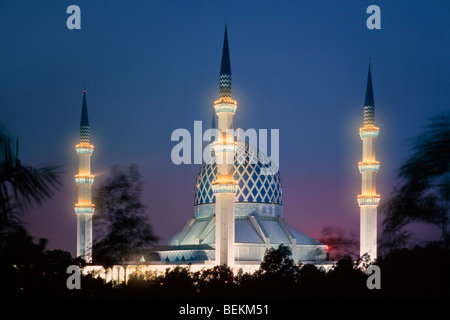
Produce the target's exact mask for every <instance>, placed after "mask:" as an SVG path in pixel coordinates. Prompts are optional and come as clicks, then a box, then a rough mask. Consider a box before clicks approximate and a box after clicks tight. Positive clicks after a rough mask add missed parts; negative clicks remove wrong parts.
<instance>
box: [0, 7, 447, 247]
mask: <svg viewBox="0 0 450 320" xmlns="http://www.w3.org/2000/svg"><path fill="white" fill-rule="evenodd" d="M71 4H76V5H78V6H79V7H80V8H81V27H82V29H81V30H68V29H67V27H66V19H67V18H68V17H69V14H67V13H66V9H67V7H68V6H69V5H71ZM372 4H376V5H378V6H379V7H380V8H381V29H380V30H369V29H368V28H367V27H366V20H367V18H368V17H369V14H367V13H366V9H367V7H368V6H369V5H372ZM449 17H450V2H449V1H444V0H442V1H432V2H427V1H414V2H412V1H395V2H394V1H380V0H375V1H361V0H359V1H339V2H338V1H331V0H330V1H308V2H306V1H275V0H272V1H256V0H253V1H238V0H236V1H233V0H228V1H215V0H214V1H206V0H205V1H181V0H175V1H164V0H161V1H107V2H100V1H97V2H93V1H82V0H76V1H32V2H30V1H23V0H19V1H0V124H1V125H2V126H3V127H4V129H5V130H6V131H7V132H8V133H10V134H11V135H13V136H15V137H18V138H19V140H20V157H21V159H22V161H23V162H25V163H26V164H31V165H33V166H37V167H40V166H45V165H58V164H59V165H63V166H64V167H63V171H64V172H63V175H62V179H63V182H64V186H63V188H61V190H60V191H59V192H57V193H56V195H55V197H54V198H53V199H51V200H49V201H48V202H47V203H46V204H45V205H44V206H42V207H36V208H31V209H30V210H29V211H28V212H26V213H25V216H24V219H25V220H26V221H27V223H28V226H27V228H28V230H29V231H30V233H31V234H32V235H33V236H34V237H35V238H40V237H42V238H47V239H49V243H48V248H49V249H54V248H58V249H63V250H67V251H70V252H71V253H72V254H75V251H76V217H75V214H74V211H73V205H74V203H75V202H76V198H77V194H76V185H75V182H74V179H73V175H74V174H76V173H77V170H78V168H77V155H76V153H75V148H74V145H75V144H76V143H77V140H78V139H79V121H80V114H81V102H82V89H83V84H86V90H87V102H88V109H89V121H90V125H91V143H92V144H93V145H94V146H95V151H94V154H93V156H92V168H93V173H94V174H95V175H96V181H95V184H94V186H95V185H98V184H99V183H100V182H101V181H102V179H104V177H105V176H106V174H105V173H107V171H108V169H109V167H110V166H111V165H115V164H118V165H128V164H130V163H136V164H138V165H139V166H140V170H141V173H142V176H143V179H144V181H145V189H144V194H143V202H144V203H145V204H146V205H147V210H146V212H147V214H148V216H149V222H150V223H151V224H153V226H154V228H155V231H156V233H157V235H159V236H160V237H161V239H162V240H165V239H167V238H168V237H170V236H171V235H173V234H174V233H176V232H178V231H180V230H181V228H182V227H183V226H184V225H185V224H186V223H187V221H188V219H189V218H191V217H192V215H193V184H194V179H195V174H196V172H197V170H198V169H199V167H200V165H179V166H177V165H174V164H173V163H172V162H171V158H170V153H171V149H172V148H173V147H174V145H175V144H176V143H175V142H172V141H171V140H170V137H171V134H172V131H173V130H175V129H177V128H186V129H188V130H189V131H191V132H192V133H193V125H194V121H195V120H202V121H204V128H205V129H206V128H207V127H208V126H209V125H210V123H211V114H212V110H213V107H212V106H213V101H214V100H215V99H217V98H218V92H219V80H218V75H219V68H220V59H221V52H222V42H223V32H224V24H225V21H226V22H227V24H228V36H229V45H230V55H231V67H232V72H233V97H234V99H236V100H237V101H238V110H237V112H236V114H235V117H234V125H235V127H241V128H244V129H248V128H255V129H269V130H270V129H279V130H280V171H281V174H282V177H283V180H284V185H283V191H284V217H285V219H286V220H287V221H288V223H289V224H290V225H292V226H293V227H295V228H297V229H298V230H300V231H302V232H304V233H306V234H308V235H310V236H312V237H318V236H320V232H321V229H322V228H323V227H324V226H326V225H332V226H339V227H343V228H345V229H346V230H347V231H354V232H356V233H357V234H359V208H358V205H357V202H356V195H357V194H358V193H359V192H360V183H361V177H360V174H359V172H358V168H357V163H358V161H361V149H362V143H361V140H360V138H359V135H358V128H359V127H361V126H362V120H363V103H364V94H365V86H366V79H367V69H368V61H369V58H371V61H372V62H371V63H372V76H373V87H374V96H375V105H376V124H377V125H378V126H379V127H380V135H379V139H378V140H377V158H378V160H379V161H380V162H381V168H380V172H379V174H378V177H377V179H378V185H377V189H378V193H380V194H381V196H382V200H383V199H387V198H388V197H389V195H390V193H391V191H392V188H393V187H394V186H395V184H396V171H397V169H398V167H399V166H400V165H401V164H402V162H403V161H404V160H405V159H406V158H407V156H408V145H409V142H410V138H411V137H413V136H414V135H416V134H417V133H419V132H420V130H421V128H422V127H423V126H424V125H425V124H426V122H427V120H428V119H429V118H431V117H433V116H436V115H438V114H440V113H444V112H448V111H449V109H450V108H449V107H450V90H449V88H450V80H449V77H448V74H449V72H450V60H449V59H448V57H449V54H450V19H449ZM381 219H382V216H380V220H381Z"/></svg>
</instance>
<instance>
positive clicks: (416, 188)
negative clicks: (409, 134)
mask: <svg viewBox="0 0 450 320" xmlns="http://www.w3.org/2000/svg"><path fill="white" fill-rule="evenodd" d="M411 151H412V155H411V157H410V158H409V159H408V160H407V161H406V162H405V163H404V164H403V165H402V166H401V168H400V170H399V173H398V176H399V179H400V183H401V184H400V186H399V187H397V188H396V189H395V190H394V193H393V196H392V197H391V199H390V200H388V201H387V202H386V203H384V204H383V205H382V206H381V211H382V212H383V213H384V214H385V215H386V217H385V219H384V221H383V226H384V231H383V233H384V236H383V238H384V239H386V241H385V242H384V243H383V246H384V247H385V248H395V247H399V246H401V245H404V244H405V243H406V242H407V240H408V238H409V236H410V233H408V232H406V231H404V230H403V229H402V228H403V227H404V226H405V225H407V224H408V223H410V222H427V223H431V224H434V225H436V226H438V227H439V228H440V230H441V239H442V240H443V241H444V242H446V243H449V241H450V237H449V236H450V234H449V230H448V219H449V214H450V115H442V116H438V117H435V118H433V119H431V121H430V123H429V124H428V125H427V126H426V127H425V129H424V132H423V133H421V134H420V135H418V136H416V137H415V138H414V139H413V140H412V145H411Z"/></svg>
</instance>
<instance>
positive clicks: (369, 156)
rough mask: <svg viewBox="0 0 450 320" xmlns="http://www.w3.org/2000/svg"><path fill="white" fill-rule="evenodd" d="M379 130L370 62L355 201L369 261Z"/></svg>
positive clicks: (373, 243)
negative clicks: (356, 197)
mask: <svg viewBox="0 0 450 320" xmlns="http://www.w3.org/2000/svg"><path fill="white" fill-rule="evenodd" d="M379 131H380V130H379V128H377V127H375V102H374V99H373V89H372V74H371V70H370V64H369V75H368V78H367V87H366V99H365V103H364V127H362V128H360V129H359V135H360V137H361V139H362V141H363V152H362V161H361V162H360V163H359V166H358V167H359V172H360V173H361V175H362V187H361V189H362V190H361V194H360V195H358V204H359V207H360V210H361V225H360V256H362V255H364V254H366V253H367V254H369V256H370V259H371V260H374V259H376V258H377V207H378V204H379V203H380V195H379V194H377V192H376V174H377V172H378V169H379V168H380V164H379V162H378V161H376V159H375V140H376V138H377V137H378V133H379Z"/></svg>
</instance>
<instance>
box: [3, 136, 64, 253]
mask: <svg viewBox="0 0 450 320" xmlns="http://www.w3.org/2000/svg"><path fill="white" fill-rule="evenodd" d="M58 168H59V167H58V166H49V167H43V168H35V167H32V166H28V165H24V164H23V163H22V161H21V159H20V158H19V142H18V140H17V139H16V140H15V141H13V140H12V138H11V137H10V136H8V135H6V134H5V133H4V132H2V131H0V255H1V253H2V251H4V250H6V246H7V240H6V238H10V236H11V234H12V233H15V232H18V233H19V234H20V235H23V234H24V232H25V233H26V231H25V229H24V228H23V227H22V219H21V216H20V213H21V212H22V211H23V210H25V209H26V208H28V207H29V206H31V205H34V204H37V205H41V204H42V203H43V202H44V200H46V199H48V198H50V197H51V196H53V194H54V191H56V190H58V188H59V187H60V186H61V180H60V177H59V173H58V172H57V169H58ZM20 235H19V236H20Z"/></svg>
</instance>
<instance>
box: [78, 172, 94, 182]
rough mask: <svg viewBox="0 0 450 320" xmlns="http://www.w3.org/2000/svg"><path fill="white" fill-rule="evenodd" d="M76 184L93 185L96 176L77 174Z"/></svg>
mask: <svg viewBox="0 0 450 320" xmlns="http://www.w3.org/2000/svg"><path fill="white" fill-rule="evenodd" d="M75 182H76V183H77V184H82V183H89V184H93V183H94V176H93V175H79V174H77V175H76V176H75Z"/></svg>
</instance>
